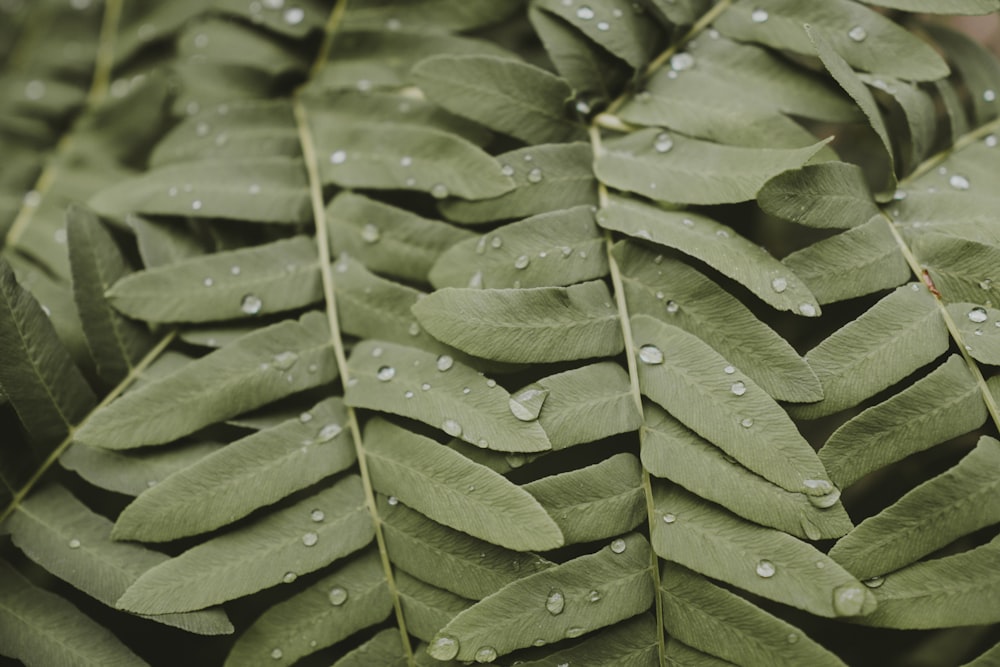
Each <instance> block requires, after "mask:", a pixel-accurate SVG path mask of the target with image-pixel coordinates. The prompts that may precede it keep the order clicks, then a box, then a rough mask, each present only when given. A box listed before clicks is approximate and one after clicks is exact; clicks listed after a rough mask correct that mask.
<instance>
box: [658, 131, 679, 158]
mask: <svg viewBox="0 0 1000 667" xmlns="http://www.w3.org/2000/svg"><path fill="white" fill-rule="evenodd" d="M673 147H674V140H673V138H672V137H671V136H670V135H669V134H667V133H666V132H660V133H659V134H658V135H656V138H655V139H654V140H653V149H654V150H655V151H656V152H657V153H667V152H669V151H670V149H671V148H673Z"/></svg>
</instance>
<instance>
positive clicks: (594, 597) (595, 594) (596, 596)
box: [587, 591, 601, 602]
mask: <svg viewBox="0 0 1000 667" xmlns="http://www.w3.org/2000/svg"><path fill="white" fill-rule="evenodd" d="M587 600H588V601H590V602H600V600H601V592H600V591H590V592H589V593H587Z"/></svg>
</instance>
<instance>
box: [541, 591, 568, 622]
mask: <svg viewBox="0 0 1000 667" xmlns="http://www.w3.org/2000/svg"><path fill="white" fill-rule="evenodd" d="M565 607H566V597H565V596H564V595H563V594H562V592H560V591H552V592H550V593H549V596H548V597H547V598H545V609H546V610H548V612H549V613H550V614H552V615H553V616H555V615H556V614H561V613H562V611H563V609H564V608H565Z"/></svg>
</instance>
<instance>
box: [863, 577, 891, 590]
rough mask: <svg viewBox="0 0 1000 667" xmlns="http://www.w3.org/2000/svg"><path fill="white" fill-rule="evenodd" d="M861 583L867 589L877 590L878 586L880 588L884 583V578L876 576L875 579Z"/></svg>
mask: <svg viewBox="0 0 1000 667" xmlns="http://www.w3.org/2000/svg"><path fill="white" fill-rule="evenodd" d="M861 583H863V584H864V585H865V586H867V587H868V588H878V587H879V586H881V585H882V584H884V583H885V577H877V576H876V577H872V578H870V579H865V580H864V581H862V582H861Z"/></svg>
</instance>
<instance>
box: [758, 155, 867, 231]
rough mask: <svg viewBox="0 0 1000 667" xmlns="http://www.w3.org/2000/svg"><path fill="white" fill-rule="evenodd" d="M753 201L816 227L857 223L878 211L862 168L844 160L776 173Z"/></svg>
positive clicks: (856, 224)
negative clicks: (755, 200)
mask: <svg viewBox="0 0 1000 667" xmlns="http://www.w3.org/2000/svg"><path fill="white" fill-rule="evenodd" d="M757 203H758V205H759V206H760V207H761V208H762V209H763V210H764V211H765V212H766V213H769V214H771V215H773V216H775V217H778V218H783V219H785V220H791V221H792V222H797V223H799V224H800V225H806V226H808V227H818V228H820V229H827V228H834V229H848V228H850V227H857V226H859V225H863V224H865V223H866V222H867V221H869V220H871V219H872V217H873V216H876V215H878V214H879V209H878V207H877V206H876V205H875V203H874V202H873V201H872V195H871V192H870V191H869V190H868V185H867V183H865V178H864V172H862V171H861V168H860V167H858V166H857V165H854V164H850V163H847V162H822V163H820V164H807V165H806V166H804V167H802V168H801V169H795V170H792V171H786V172H784V173H782V174H778V175H777V176H775V177H774V178H772V179H771V180H769V181H768V182H767V183H765V184H764V187H763V188H761V190H760V193H759V194H758V195H757Z"/></svg>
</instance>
